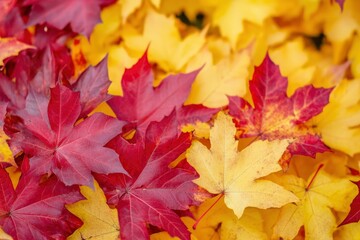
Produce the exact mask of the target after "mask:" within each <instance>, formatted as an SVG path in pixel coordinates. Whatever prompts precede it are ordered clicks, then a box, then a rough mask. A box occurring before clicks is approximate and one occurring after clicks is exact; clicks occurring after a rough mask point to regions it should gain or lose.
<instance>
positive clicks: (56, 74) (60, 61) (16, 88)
mask: <svg viewBox="0 0 360 240" xmlns="http://www.w3.org/2000/svg"><path fill="white" fill-rule="evenodd" d="M64 51H66V52H67V50H66V49H65V48H60V49H58V50H57V51H56V50H54V49H53V48H52V47H47V48H45V49H43V50H39V51H27V52H22V53H21V54H20V55H19V56H18V57H16V58H14V59H11V61H9V62H8V63H7V64H6V75H4V74H0V80H1V81H0V90H1V91H2V92H3V93H4V94H5V95H6V96H7V98H8V99H9V100H10V103H11V104H10V108H11V109H22V108H24V107H25V99H26V96H27V94H28V92H29V91H30V92H31V91H33V92H37V93H41V94H43V95H46V96H49V95H50V88H51V87H54V86H55V84H56V82H57V81H58V80H59V79H61V78H62V77H61V75H62V74H63V73H64V72H69V73H67V75H65V76H66V78H69V77H70V76H69V75H70V72H71V69H73V65H72V62H71V58H67V56H66V53H64ZM64 55H65V56H64ZM29 62H31V63H32V64H29ZM11 79H16V81H12V80H11ZM30 89H31V90H30Z"/></svg>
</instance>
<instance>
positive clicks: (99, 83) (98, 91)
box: [72, 57, 111, 116]
mask: <svg viewBox="0 0 360 240" xmlns="http://www.w3.org/2000/svg"><path fill="white" fill-rule="evenodd" d="M110 83H111V82H110V80H109V77H108V71H107V57H105V58H104V59H103V60H102V61H101V62H100V63H99V64H97V65H96V66H95V67H92V66H90V67H88V68H87V69H86V70H85V71H84V72H83V73H82V74H81V75H80V76H79V78H78V79H77V80H76V82H75V83H74V84H73V85H72V89H73V90H74V91H79V92H80V103H81V116H86V115H87V114H88V113H90V112H91V111H92V110H94V108H95V107H96V106H98V105H99V104H100V103H101V102H103V101H105V100H107V99H108V98H109V95H108V94H107V89H108V87H109V85H110Z"/></svg>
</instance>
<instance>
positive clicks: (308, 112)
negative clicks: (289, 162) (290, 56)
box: [229, 55, 332, 157]
mask: <svg viewBox="0 0 360 240" xmlns="http://www.w3.org/2000/svg"><path fill="white" fill-rule="evenodd" d="M287 85H288V80H287V78H286V77H283V76H282V75H281V73H280V70H279V67H278V66H277V65H275V64H274V63H273V62H272V61H271V59H270V57H269V56H268V55H267V56H266V57H265V59H264V61H263V62H262V64H261V65H260V66H258V67H256V68H255V71H254V75H253V78H252V81H250V83H249V86H250V92H251V96H252V99H253V102H254V107H252V106H251V104H250V103H249V102H247V101H246V100H245V99H243V98H240V97H229V112H230V114H231V115H232V116H233V117H234V118H235V119H234V121H235V123H236V126H237V128H238V129H239V130H240V132H241V137H254V136H257V137H259V138H260V139H268V140H273V139H286V138H289V139H294V140H293V143H292V144H291V145H290V146H289V147H288V150H289V151H290V153H291V154H300V155H306V156H312V157H314V156H315V154H316V153H319V152H324V151H327V150H329V149H328V147H327V146H325V145H324V143H323V142H322V141H321V138H320V136H319V135H318V134H316V132H315V131H314V130H313V129H312V128H310V127H309V126H307V125H306V124H305V123H306V121H307V120H309V119H311V118H312V117H313V116H316V115H318V114H319V113H321V112H322V110H323V108H324V107H325V106H326V105H327V104H328V103H329V95H330V93H331V91H332V88H329V89H325V88H315V87H313V86H312V85H308V86H305V87H302V88H299V89H297V90H296V91H295V93H294V94H293V95H292V96H291V97H288V96H287V94H286V90H287Z"/></svg>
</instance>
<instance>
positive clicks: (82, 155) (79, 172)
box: [11, 85, 125, 186]
mask: <svg viewBox="0 0 360 240" xmlns="http://www.w3.org/2000/svg"><path fill="white" fill-rule="evenodd" d="M80 112H81V107H80V94H79V93H74V92H72V91H71V90H70V89H68V88H67V87H65V86H61V85H57V86H56V87H55V88H52V89H51V97H50V100H48V99H47V98H46V97H45V96H43V95H41V94H37V93H32V94H29V95H28V97H27V99H26V108H25V109H24V110H23V111H19V115H20V117H22V118H23V121H24V124H23V125H24V126H23V127H21V128H20V132H18V133H15V134H14V135H13V136H12V139H11V143H12V144H14V145H16V146H19V147H20V148H21V149H23V151H24V152H25V154H28V155H29V156H31V159H30V165H31V168H32V169H33V170H34V173H36V174H45V173H54V174H55V175H56V176H57V177H58V178H59V179H60V181H62V182H64V183H65V185H73V184H81V185H88V186H91V185H92V183H93V178H92V176H91V172H98V173H106V174H107V173H114V172H121V173H125V171H124V169H123V167H122V166H121V164H120V162H119V161H118V156H117V154H116V153H115V152H114V151H113V150H111V149H109V148H104V147H103V145H105V144H106V143H107V142H108V141H109V140H110V139H112V138H113V137H115V136H116V135H117V134H118V133H119V131H120V129H121V126H122V124H121V123H119V122H118V121H117V120H116V119H114V118H111V117H109V116H106V115H104V114H102V113H95V114H93V115H92V116H90V117H88V118H86V119H85V120H84V121H83V122H81V123H79V124H77V125H75V123H76V120H77V119H78V118H79V114H80ZM74 125H75V126H74Z"/></svg>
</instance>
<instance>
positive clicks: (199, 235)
mask: <svg viewBox="0 0 360 240" xmlns="http://www.w3.org/2000/svg"><path fill="white" fill-rule="evenodd" d="M217 199H218V196H217V197H213V198H211V199H208V200H206V201H205V202H204V203H202V204H201V205H200V206H199V207H198V208H195V210H193V211H192V213H193V214H194V217H195V218H199V217H200V216H201V215H203V214H204V213H205V212H206V211H207V210H208V209H209V208H210V207H211V206H212V205H213V204H214V203H216V201H217ZM184 221H185V223H186V225H187V226H188V227H189V230H190V231H191V233H192V236H194V237H196V239H198V240H205V239H217V238H218V239H253V240H265V239H267V236H266V234H265V233H264V231H263V224H262V221H263V220H262V217H261V214H260V213H259V211H258V209H255V208H247V209H245V211H244V214H243V215H242V216H241V218H238V217H237V216H236V215H235V214H234V212H233V211H232V210H231V209H229V208H228V207H227V206H226V205H225V203H224V198H221V199H220V201H218V202H217V203H216V204H215V205H214V207H213V208H211V210H210V211H209V212H208V213H207V214H206V215H205V217H204V218H203V219H201V221H200V222H199V224H198V225H197V226H196V229H195V230H194V229H192V226H193V224H194V220H193V219H191V218H189V217H187V218H184Z"/></svg>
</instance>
